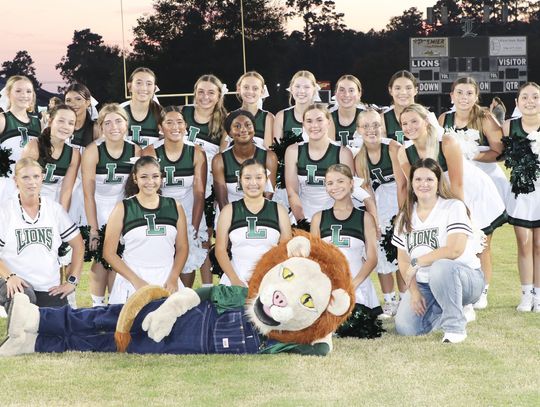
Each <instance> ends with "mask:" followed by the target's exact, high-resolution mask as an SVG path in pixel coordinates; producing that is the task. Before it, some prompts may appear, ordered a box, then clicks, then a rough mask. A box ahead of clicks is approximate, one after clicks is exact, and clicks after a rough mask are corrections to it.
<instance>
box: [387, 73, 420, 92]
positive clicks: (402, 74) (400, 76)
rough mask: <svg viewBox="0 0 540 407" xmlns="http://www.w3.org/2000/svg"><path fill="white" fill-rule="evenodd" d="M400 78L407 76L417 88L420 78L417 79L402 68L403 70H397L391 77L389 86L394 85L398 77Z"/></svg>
mask: <svg viewBox="0 0 540 407" xmlns="http://www.w3.org/2000/svg"><path fill="white" fill-rule="evenodd" d="M399 78H406V79H408V80H410V81H411V82H412V83H413V85H414V87H415V88H417V87H418V80H417V79H416V77H415V76H414V75H413V74H412V73H410V72H409V71H407V70H405V69H402V70H401V71H397V72H396V73H395V74H393V75H392V76H391V77H390V80H389V81H388V87H389V88H391V87H392V86H394V82H395V81H396V79H399Z"/></svg>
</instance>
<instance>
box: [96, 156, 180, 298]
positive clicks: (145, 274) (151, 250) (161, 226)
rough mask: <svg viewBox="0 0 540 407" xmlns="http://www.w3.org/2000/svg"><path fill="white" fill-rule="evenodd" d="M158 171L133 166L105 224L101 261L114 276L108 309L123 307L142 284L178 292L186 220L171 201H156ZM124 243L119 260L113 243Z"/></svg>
mask: <svg viewBox="0 0 540 407" xmlns="http://www.w3.org/2000/svg"><path fill="white" fill-rule="evenodd" d="M161 182H162V178H161V168H160V165H159V163H158V162H157V160H156V159H155V158H153V157H149V156H147V157H142V158H140V159H139V160H137V162H136V163H135V165H134V166H133V170H132V171H131V174H130V176H129V178H128V180H127V181H126V184H125V192H124V195H125V196H126V197H129V198H127V199H124V200H123V201H121V202H118V203H117V204H116V206H115V208H114V209H113V211H112V212H111V216H110V217H109V221H108V222H107V231H106V233H105V242H104V248H103V256H104V257H105V259H106V260H107V261H108V262H109V264H110V265H111V267H112V268H113V269H114V270H115V271H116V272H117V275H116V278H115V280H114V284H113V287H112V290H111V294H110V297H109V304H123V303H125V302H126V300H127V299H128V298H129V297H130V296H131V295H132V294H133V293H134V292H135V291H136V290H137V289H139V288H141V287H143V286H145V285H147V284H156V285H160V286H163V287H164V288H165V289H166V290H167V291H169V292H170V293H174V292H176V291H177V290H178V281H179V276H180V272H181V271H182V269H183V268H184V264H185V262H186V259H187V256H188V242H187V228H186V217H185V215H184V210H183V209H182V205H180V203H178V202H176V201H175V200H174V198H169V197H164V196H161V195H159V193H158V191H159V189H160V187H161ZM120 239H121V240H122V242H123V243H124V252H123V253H122V257H120V256H119V255H118V254H117V249H118V242H119V240H120Z"/></svg>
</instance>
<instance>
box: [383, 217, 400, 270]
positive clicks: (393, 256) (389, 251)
mask: <svg viewBox="0 0 540 407" xmlns="http://www.w3.org/2000/svg"><path fill="white" fill-rule="evenodd" d="M395 219H396V217H395V216H394V217H392V219H391V220H390V225H388V226H387V227H386V228H385V229H384V232H383V233H382V234H381V241H380V242H381V248H382V250H383V251H384V253H385V254H386V260H388V262H389V263H395V262H396V261H397V247H396V246H394V245H393V244H392V237H393V236H394V222H395ZM396 264H397V263H396Z"/></svg>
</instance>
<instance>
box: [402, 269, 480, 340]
mask: <svg viewBox="0 0 540 407" xmlns="http://www.w3.org/2000/svg"><path fill="white" fill-rule="evenodd" d="M417 286H418V290H419V291H420V294H421V295H422V296H423V297H424V299H425V301H426V312H425V313H424V315H416V313H415V312H414V310H413V308H412V306H411V291H410V290H408V291H407V292H406V293H405V295H404V296H403V299H402V300H401V303H400V304H399V308H398V310H397V314H396V318H395V321H396V331H397V333H398V334H399V335H407V336H414V335H422V334H426V333H429V332H431V331H433V330H436V329H442V330H443V331H444V332H446V333H459V334H464V333H465V332H466V331H465V326H466V324H467V321H466V319H465V316H464V315H463V306H464V305H467V304H472V303H474V302H475V301H476V300H478V298H479V297H480V294H481V293H482V290H483V288H484V274H483V273H482V270H480V269H476V270H475V269H471V268H470V267H467V266H464V265H463V264H460V263H457V262H455V261H454V260H448V259H441V260H437V261H435V262H434V263H433V264H432V265H431V266H430V267H429V282H428V283H417Z"/></svg>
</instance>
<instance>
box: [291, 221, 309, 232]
mask: <svg viewBox="0 0 540 407" xmlns="http://www.w3.org/2000/svg"><path fill="white" fill-rule="evenodd" d="M293 227H294V228H296V229H301V230H305V231H306V232H309V231H310V229H311V222H310V221H308V220H307V219H306V218H304V219H300V220H299V221H298V222H296V226H294V225H293Z"/></svg>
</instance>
